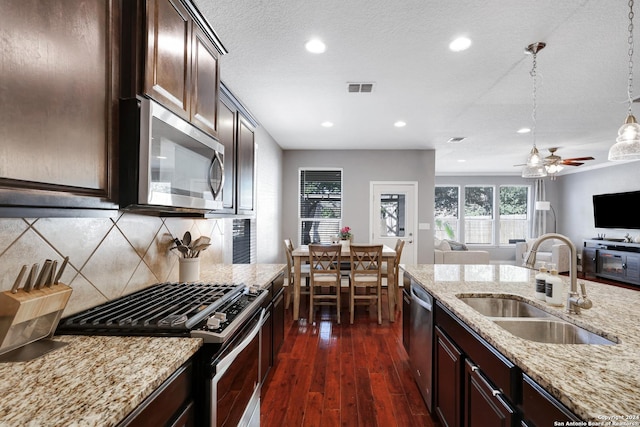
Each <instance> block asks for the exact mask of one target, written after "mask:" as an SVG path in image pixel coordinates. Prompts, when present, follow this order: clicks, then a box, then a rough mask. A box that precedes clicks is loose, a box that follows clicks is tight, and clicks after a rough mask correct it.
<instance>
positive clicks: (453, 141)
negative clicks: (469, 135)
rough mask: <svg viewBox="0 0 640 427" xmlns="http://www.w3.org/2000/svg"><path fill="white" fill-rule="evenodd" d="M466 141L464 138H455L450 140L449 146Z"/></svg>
mask: <svg viewBox="0 0 640 427" xmlns="http://www.w3.org/2000/svg"><path fill="white" fill-rule="evenodd" d="M465 139H466V137H464V136H455V137H453V138H449V140H448V141H447V142H448V143H449V144H459V143H461V142H462V141H464V140H465Z"/></svg>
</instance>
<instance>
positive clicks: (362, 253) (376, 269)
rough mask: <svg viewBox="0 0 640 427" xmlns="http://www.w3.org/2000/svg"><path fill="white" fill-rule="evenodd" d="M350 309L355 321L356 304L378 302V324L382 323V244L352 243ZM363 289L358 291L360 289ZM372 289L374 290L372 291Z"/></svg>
mask: <svg viewBox="0 0 640 427" xmlns="http://www.w3.org/2000/svg"><path fill="white" fill-rule="evenodd" d="M350 258H351V275H350V277H349V311H350V312H351V323H353V318H354V312H355V307H356V305H365V304H366V305H369V304H371V301H375V302H376V306H377V309H378V324H382V245H353V244H352V245H351V246H350ZM361 289H362V290H363V291H361V292H358V291H359V290H361ZM371 291H374V292H373V293H371Z"/></svg>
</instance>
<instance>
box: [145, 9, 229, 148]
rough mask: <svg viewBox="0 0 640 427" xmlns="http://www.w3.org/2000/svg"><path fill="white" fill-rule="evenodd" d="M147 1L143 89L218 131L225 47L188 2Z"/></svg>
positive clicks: (185, 116) (214, 132) (211, 131)
mask: <svg viewBox="0 0 640 427" xmlns="http://www.w3.org/2000/svg"><path fill="white" fill-rule="evenodd" d="M145 6H146V11H145V13H144V14H141V15H142V16H145V17H146V22H145V25H144V28H146V34H145V33H144V31H142V30H141V35H140V36H139V37H140V39H143V40H145V42H146V48H145V49H144V64H143V65H142V67H141V68H143V69H144V80H143V88H142V92H143V93H144V94H146V95H148V96H149V97H151V98H153V99H155V100H156V101H158V102H160V103H161V104H162V105H164V106H165V107H167V108H169V109H170V110H171V111H173V112H174V113H176V114H178V115H179V116H180V117H182V118H183V119H185V120H187V121H189V122H191V123H193V124H194V125H196V126H197V127H199V128H200V129H202V130H203V131H205V132H207V133H209V134H211V135H212V136H214V137H217V136H218V95H219V87H220V71H219V68H220V67H219V56H220V55H222V54H223V53H226V51H225V50H224V47H222V45H221V44H220V43H219V40H217V38H216V37H215V33H213V31H212V30H209V31H206V30H205V28H206V24H205V21H204V20H203V19H202V18H201V17H199V15H198V12H197V10H196V9H195V8H194V7H193V5H192V4H191V3H190V2H182V1H180V0H147V1H146V3H145ZM141 29H142V26H141ZM133 34H135V33H133Z"/></svg>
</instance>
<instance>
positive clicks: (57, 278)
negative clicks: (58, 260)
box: [53, 256, 69, 285]
mask: <svg viewBox="0 0 640 427" xmlns="http://www.w3.org/2000/svg"><path fill="white" fill-rule="evenodd" d="M68 262H69V257H68V256H66V257H64V261H62V265H61V266H60V270H58V274H56V278H55V280H54V281H53V283H54V284H56V285H57V284H58V283H59V282H60V278H61V277H62V273H63V272H64V268H65V267H66V266H67V263H68Z"/></svg>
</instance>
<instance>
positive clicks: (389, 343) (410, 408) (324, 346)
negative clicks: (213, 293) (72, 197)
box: [260, 296, 439, 427]
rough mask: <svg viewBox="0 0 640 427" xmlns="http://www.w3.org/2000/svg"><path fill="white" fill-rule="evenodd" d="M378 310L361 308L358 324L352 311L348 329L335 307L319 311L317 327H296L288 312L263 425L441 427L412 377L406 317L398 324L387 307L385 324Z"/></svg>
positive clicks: (302, 323)
mask: <svg viewBox="0 0 640 427" xmlns="http://www.w3.org/2000/svg"><path fill="white" fill-rule="evenodd" d="M345 299H346V298H345ZM373 307H374V306H372V307H371V310H369V312H368V311H367V308H366V307H358V309H357V311H356V318H355V321H354V323H353V325H350V324H349V310H348V308H346V307H345V308H343V310H342V319H341V320H342V324H340V325H338V324H337V323H336V319H335V309H334V308H333V307H321V308H319V311H318V312H316V316H315V322H312V323H311V322H308V321H307V319H306V318H304V319H301V320H300V321H299V322H293V320H292V318H293V316H292V313H291V309H288V310H287V312H286V319H287V320H286V323H285V335H286V337H285V342H284V344H283V346H282V349H281V350H280V353H279V355H278V359H277V361H276V363H275V366H274V368H273V369H272V370H271V372H270V374H269V376H268V377H267V380H266V381H265V384H264V386H263V392H262V402H261V417H260V418H261V425H262V426H263V427H281V426H287V427H295V426H340V425H342V426H350V427H351V426H354V427H355V426H362V427H365V426H366V427H375V426H380V427H390V426H399V427H400V426H402V427H405V426H439V424H437V423H435V422H434V421H432V419H431V417H430V416H429V413H428V411H427V408H426V406H425V404H424V402H423V400H422V397H421V395H420V392H419V390H418V388H417V386H416V384H415V382H414V380H413V377H412V376H411V372H410V370H409V363H408V355H407V353H406V351H405V350H404V347H403V346H402V316H401V313H396V321H395V322H394V323H391V322H389V320H388V319H389V317H388V309H385V310H384V311H383V323H382V325H378V323H377V318H376V314H375V309H373ZM383 307H385V308H386V307H387V304H386V296H385V297H384V303H383ZM305 308H306V307H305V306H304V305H303V306H302V307H301V316H304V317H308V313H307V311H306V310H305ZM303 313H304V314H303Z"/></svg>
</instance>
